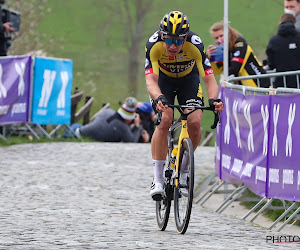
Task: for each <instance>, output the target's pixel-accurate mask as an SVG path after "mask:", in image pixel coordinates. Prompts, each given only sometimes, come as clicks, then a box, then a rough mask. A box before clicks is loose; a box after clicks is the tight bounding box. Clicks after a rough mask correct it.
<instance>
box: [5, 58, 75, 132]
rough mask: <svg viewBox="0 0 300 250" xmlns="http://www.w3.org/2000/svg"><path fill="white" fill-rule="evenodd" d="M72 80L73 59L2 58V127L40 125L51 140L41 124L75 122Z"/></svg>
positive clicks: (67, 123)
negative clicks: (72, 112) (72, 115)
mask: <svg viewBox="0 0 300 250" xmlns="http://www.w3.org/2000/svg"><path fill="white" fill-rule="evenodd" d="M72 81H73V62H72V60H69V59H61V58H47V57H31V56H7V57H0V125H10V124H16V123H25V124H26V125H27V127H28V128H29V129H30V128H31V126H30V124H36V125H37V126H38V127H39V128H40V129H41V130H42V132H43V133H44V134H45V135H47V136H48V137H50V135H49V134H48V133H47V132H46V131H45V130H44V129H43V128H42V127H41V125H62V124H63V125H69V124H70V122H71V91H72ZM33 132H34V131H33ZM1 138H3V135H1Z"/></svg>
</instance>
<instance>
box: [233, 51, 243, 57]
mask: <svg viewBox="0 0 300 250" xmlns="http://www.w3.org/2000/svg"><path fill="white" fill-rule="evenodd" d="M240 54H241V52H240V51H239V50H238V51H236V52H235V53H234V54H233V55H234V56H239V55H240Z"/></svg>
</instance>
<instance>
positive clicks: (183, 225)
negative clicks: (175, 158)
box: [174, 138, 194, 234]
mask: <svg viewBox="0 0 300 250" xmlns="http://www.w3.org/2000/svg"><path fill="white" fill-rule="evenodd" d="M185 151H187V152H188V153H187V155H188V163H189V166H190V167H189V172H188V181H187V185H186V189H187V192H185V193H184V192H183V186H182V185H181V184H180V181H179V184H178V187H174V217H175V222H176V228H177V232H178V233H180V234H184V233H185V232H186V230H187V228H188V225H189V221H190V217H191V212H192V205H193V196H194V149H193V144H192V141H191V139H190V138H184V139H183V140H182V143H181V148H180V159H179V175H180V168H181V163H182V156H183V153H184V152H185ZM179 180H180V176H179Z"/></svg>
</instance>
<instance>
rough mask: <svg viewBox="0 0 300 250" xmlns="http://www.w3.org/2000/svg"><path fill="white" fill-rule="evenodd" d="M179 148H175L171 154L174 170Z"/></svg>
mask: <svg viewBox="0 0 300 250" xmlns="http://www.w3.org/2000/svg"><path fill="white" fill-rule="evenodd" d="M177 150H178V149H177V148H173V150H172V153H171V159H170V160H171V165H170V167H171V168H172V169H173V168H174V165H175V161H176V155H177Z"/></svg>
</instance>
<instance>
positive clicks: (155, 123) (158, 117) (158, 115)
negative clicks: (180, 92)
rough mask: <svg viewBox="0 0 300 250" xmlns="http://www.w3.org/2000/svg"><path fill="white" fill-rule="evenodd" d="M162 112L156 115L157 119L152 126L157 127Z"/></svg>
mask: <svg viewBox="0 0 300 250" xmlns="http://www.w3.org/2000/svg"><path fill="white" fill-rule="evenodd" d="M161 117H162V112H158V113H157V119H156V121H155V122H154V125H156V126H158V125H159V124H160V123H161Z"/></svg>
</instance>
